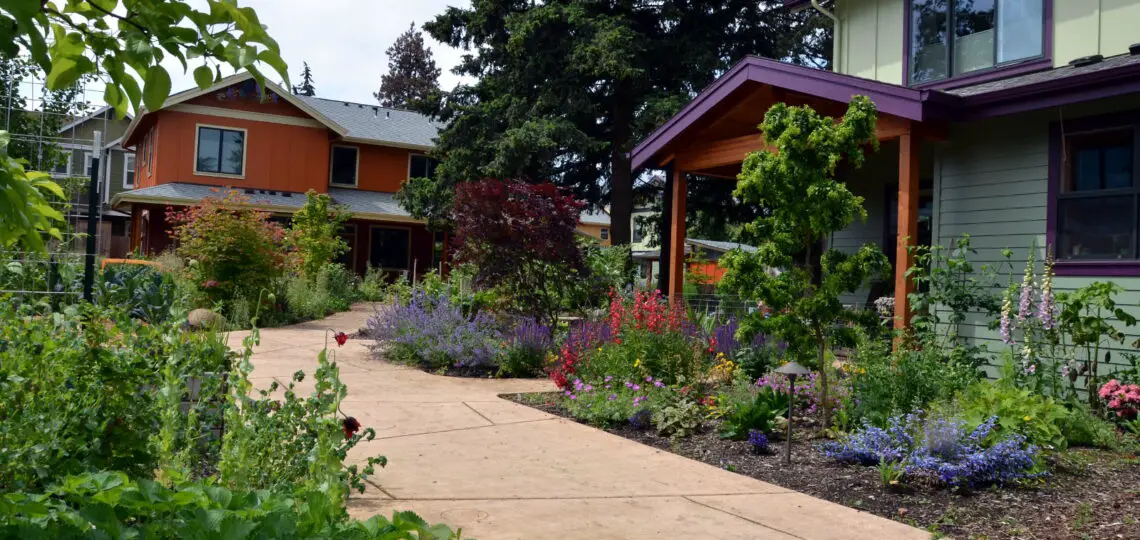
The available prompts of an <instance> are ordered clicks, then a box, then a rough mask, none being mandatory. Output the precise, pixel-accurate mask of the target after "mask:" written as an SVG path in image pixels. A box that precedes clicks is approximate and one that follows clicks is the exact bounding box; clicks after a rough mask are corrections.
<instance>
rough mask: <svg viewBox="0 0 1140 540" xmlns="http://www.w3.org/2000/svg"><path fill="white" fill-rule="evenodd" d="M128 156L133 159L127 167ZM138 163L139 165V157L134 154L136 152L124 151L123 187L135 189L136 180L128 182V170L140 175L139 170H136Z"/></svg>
mask: <svg viewBox="0 0 1140 540" xmlns="http://www.w3.org/2000/svg"><path fill="white" fill-rule="evenodd" d="M127 158H130V161H131V166H130V167H127ZM137 165H138V157H136V156H135V155H134V153H131V152H123V189H135V183H134V182H131V183H129V184H128V183H127V172H128V171H129V172H133V173H135V176H138V171H136V170H134V169H135V167H136V166H137Z"/></svg>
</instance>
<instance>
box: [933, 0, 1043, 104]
mask: <svg viewBox="0 0 1140 540" xmlns="http://www.w3.org/2000/svg"><path fill="white" fill-rule="evenodd" d="M1046 1H1048V0H910V5H911V12H910V82H911V84H922V83H925V82H931V81H938V80H942V79H948V78H951V77H956V76H959V75H965V74H968V73H973V72H977V71H980V70H984V69H987V68H993V67H995V66H1001V65H1004V64H1008V63H1013V62H1018V61H1021V60H1026V59H1030V58H1035V57H1040V56H1043V55H1044V49H1045V2H1046Z"/></svg>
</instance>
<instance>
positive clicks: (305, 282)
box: [285, 263, 359, 321]
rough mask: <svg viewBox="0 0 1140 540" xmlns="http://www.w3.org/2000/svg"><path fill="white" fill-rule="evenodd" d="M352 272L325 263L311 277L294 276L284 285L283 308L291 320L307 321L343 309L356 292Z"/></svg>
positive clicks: (347, 305) (349, 304) (354, 275)
mask: <svg viewBox="0 0 1140 540" xmlns="http://www.w3.org/2000/svg"><path fill="white" fill-rule="evenodd" d="M358 279H359V278H357V276H356V274H354V273H352V271H351V270H349V269H347V268H345V267H344V265H341V264H337V263H331V264H330V263H326V264H325V265H323V266H322V267H321V269H320V271H318V272H317V273H316V275H314V276H313V277H312V278H305V277H302V276H295V277H290V278H288V280H287V282H286V285H285V309H286V310H287V311H288V313H289V315H291V316H292V318H293V319H294V320H298V321H310V320H314V319H321V318H324V317H325V316H326V315H328V314H330V313H335V312H338V311H347V310H348V309H349V308H350V307H351V306H352V302H353V301H355V300H356V298H357V296H358V293H357V291H356V289H355V285H356V282H357V280H358Z"/></svg>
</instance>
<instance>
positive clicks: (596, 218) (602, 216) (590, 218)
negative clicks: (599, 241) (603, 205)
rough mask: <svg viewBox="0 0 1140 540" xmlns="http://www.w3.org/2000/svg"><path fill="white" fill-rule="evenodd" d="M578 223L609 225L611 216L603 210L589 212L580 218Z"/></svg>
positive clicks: (585, 212) (583, 213)
mask: <svg viewBox="0 0 1140 540" xmlns="http://www.w3.org/2000/svg"><path fill="white" fill-rule="evenodd" d="M578 222H579V223H587V224H590V225H609V224H610V215H609V214H607V213H605V212H603V211H601V210H587V211H584V212H582V215H580V216H578Z"/></svg>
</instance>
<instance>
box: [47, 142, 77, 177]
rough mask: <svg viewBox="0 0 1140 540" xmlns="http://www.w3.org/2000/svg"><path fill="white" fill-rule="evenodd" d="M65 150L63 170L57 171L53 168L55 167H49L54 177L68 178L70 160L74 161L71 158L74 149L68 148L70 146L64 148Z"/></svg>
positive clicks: (69, 174)
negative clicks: (65, 157)
mask: <svg viewBox="0 0 1140 540" xmlns="http://www.w3.org/2000/svg"><path fill="white" fill-rule="evenodd" d="M65 150H67V153H66V154H65V155H66V156H67V159H65V160H64V171H63V172H59V171H57V170H55V167H52V168H51V169H50V174H51V175H52V176H54V177H56V178H70V177H71V162H72V161H74V160H73V159H72V158H73V157H74V155H75V151H74V150H72V149H70V148H65Z"/></svg>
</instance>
